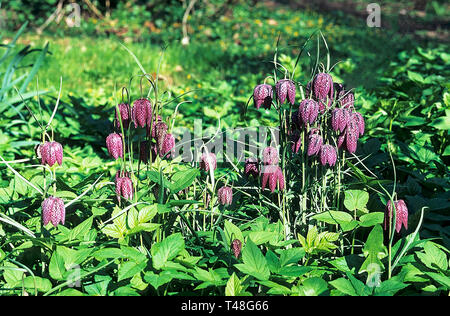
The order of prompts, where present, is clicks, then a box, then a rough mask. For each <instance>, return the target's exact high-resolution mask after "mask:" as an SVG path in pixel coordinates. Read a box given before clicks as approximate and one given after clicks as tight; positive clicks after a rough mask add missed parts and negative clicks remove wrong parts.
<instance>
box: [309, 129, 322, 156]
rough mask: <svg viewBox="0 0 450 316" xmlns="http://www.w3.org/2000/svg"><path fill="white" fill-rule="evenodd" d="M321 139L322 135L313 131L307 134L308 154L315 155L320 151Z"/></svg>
mask: <svg viewBox="0 0 450 316" xmlns="http://www.w3.org/2000/svg"><path fill="white" fill-rule="evenodd" d="M322 143H323V139H322V136H321V135H320V134H319V133H317V132H313V133H311V134H309V136H308V156H314V155H317V154H318V153H319V152H320V148H322Z"/></svg>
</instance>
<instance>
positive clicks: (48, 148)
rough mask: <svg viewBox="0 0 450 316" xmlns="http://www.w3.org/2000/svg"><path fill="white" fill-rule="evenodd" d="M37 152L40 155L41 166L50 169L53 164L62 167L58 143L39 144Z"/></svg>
mask: <svg viewBox="0 0 450 316" xmlns="http://www.w3.org/2000/svg"><path fill="white" fill-rule="evenodd" d="M39 151H40V153H41V163H42V164H43V165H45V164H47V165H49V166H50V167H51V166H53V165H54V164H55V162H57V163H58V165H60V166H61V165H62V159H63V148H62V146H61V144H60V143H58V142H46V143H44V144H41V146H40V147H39Z"/></svg>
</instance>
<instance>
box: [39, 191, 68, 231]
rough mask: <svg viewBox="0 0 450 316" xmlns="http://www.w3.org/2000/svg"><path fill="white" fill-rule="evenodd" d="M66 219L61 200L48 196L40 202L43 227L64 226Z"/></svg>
mask: <svg viewBox="0 0 450 316" xmlns="http://www.w3.org/2000/svg"><path fill="white" fill-rule="evenodd" d="M65 219H66V208H65V206H64V202H63V200H61V199H60V198H57V197H54V196H50V197H48V198H46V199H45V200H44V201H43V202H42V221H43V223H44V226H45V225H47V224H48V223H52V224H53V226H55V227H57V226H58V225H59V224H60V223H61V224H63V225H64V222H65Z"/></svg>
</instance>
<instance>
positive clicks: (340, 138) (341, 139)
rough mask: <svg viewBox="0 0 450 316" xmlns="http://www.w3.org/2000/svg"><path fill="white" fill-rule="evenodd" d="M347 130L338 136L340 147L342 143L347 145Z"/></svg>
mask: <svg viewBox="0 0 450 316" xmlns="http://www.w3.org/2000/svg"><path fill="white" fill-rule="evenodd" d="M345 134H346V133H345V132H344V133H342V134H341V135H339V136H338V140H337V145H338V148H341V147H342V145H345Z"/></svg>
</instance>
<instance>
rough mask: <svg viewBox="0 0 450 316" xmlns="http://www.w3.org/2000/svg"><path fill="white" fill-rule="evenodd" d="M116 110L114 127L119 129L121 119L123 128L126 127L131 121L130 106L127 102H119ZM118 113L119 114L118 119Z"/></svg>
mask: <svg viewBox="0 0 450 316" xmlns="http://www.w3.org/2000/svg"><path fill="white" fill-rule="evenodd" d="M117 108H119V112H117ZM117 108H116V109H115V111H116V124H115V125H116V128H117V129H118V130H121V128H120V120H122V125H123V129H124V130H125V129H127V128H128V126H129V125H130V122H131V108H130V105H129V104H126V103H120V104H119V105H118V106H117ZM119 114H120V120H119Z"/></svg>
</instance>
